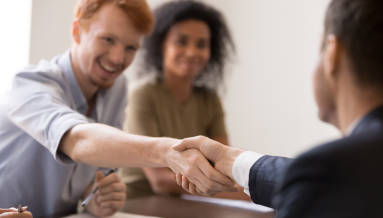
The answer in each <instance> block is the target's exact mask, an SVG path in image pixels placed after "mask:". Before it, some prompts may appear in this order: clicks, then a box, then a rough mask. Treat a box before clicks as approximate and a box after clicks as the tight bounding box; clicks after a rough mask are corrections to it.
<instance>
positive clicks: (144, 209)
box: [37, 195, 273, 218]
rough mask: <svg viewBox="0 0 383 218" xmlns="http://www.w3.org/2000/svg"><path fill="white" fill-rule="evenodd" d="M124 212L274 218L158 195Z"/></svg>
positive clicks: (168, 217) (180, 217)
mask: <svg viewBox="0 0 383 218" xmlns="http://www.w3.org/2000/svg"><path fill="white" fill-rule="evenodd" d="M122 211H123V212H126V213H134V214H140V215H146V216H157V217H164V218H273V213H272V212H269V213H261V212H255V211H251V210H245V209H239V208H234V207H225V206H220V205H216V204H211V203H205V202H196V201H189V200H183V199H180V198H176V197H163V196H156V195H154V196H150V197H145V198H136V199H132V200H127V201H126V203H125V207H124V209H123V210H122ZM71 214H73V212H72V213H70V212H68V213H61V214H56V215H51V216H44V217H37V218H58V217H64V216H69V215H71Z"/></svg>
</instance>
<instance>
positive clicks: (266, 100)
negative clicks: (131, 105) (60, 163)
mask: <svg viewBox="0 0 383 218" xmlns="http://www.w3.org/2000/svg"><path fill="white" fill-rule="evenodd" d="M165 1H166V0H148V3H149V5H150V6H151V7H153V8H154V7H156V5H159V4H161V3H163V2H165ZM76 2H77V0H12V1H1V2H0V26H1V27H2V30H1V34H0V43H1V46H0V66H1V72H0V92H3V91H4V90H5V87H6V86H7V85H9V83H10V78H11V76H12V74H13V73H14V72H15V71H16V70H17V69H19V68H21V67H23V66H25V65H28V64H37V63H38V62H39V60H41V59H47V60H50V59H51V58H53V57H54V56H55V55H57V54H61V53H63V52H64V51H65V50H67V49H68V48H69V47H70V44H71V38H70V26H71V21H72V20H73V9H74V6H75V3H76ZM202 2H205V3H207V4H210V5H212V6H213V7H215V8H216V9H218V10H220V11H221V12H222V13H223V14H224V16H225V18H226V21H227V23H228V25H229V27H230V30H231V32H232V35H233V38H234V41H235V44H236V46H237V53H236V56H235V59H234V60H233V61H232V63H230V67H229V69H228V70H229V73H228V77H227V79H226V85H225V87H226V88H225V90H224V91H222V93H220V94H221V98H222V101H223V105H224V108H225V112H226V125H227V129H228V133H229V140H230V144H231V145H232V146H235V147H241V148H245V149H248V150H252V151H255V152H259V153H263V154H269V155H281V156H288V157H294V156H295V155H297V154H299V153H300V152H302V151H304V150H306V149H309V148H311V147H313V146H315V145H318V144H319V143H322V142H325V141H328V140H331V139H336V138H339V137H340V134H339V132H338V131H337V130H336V129H335V128H334V127H332V126H330V125H327V124H324V123H322V122H321V121H320V120H319V119H318V118H317V109H316V105H315V101H314V97H313V94H312V84H311V76H312V72H313V70H314V67H315V64H316V60H317V57H318V53H319V45H320V40H321V33H322V25H323V18H324V13H325V9H326V7H327V4H328V2H329V0H289V1H286V0H203V1H202ZM137 62H139V60H138V59H136V60H135V62H134V63H133V65H132V66H131V67H130V68H129V69H128V70H127V72H126V73H125V76H127V77H128V78H129V84H130V86H134V84H135V83H137V79H136V77H135V76H134V74H135V72H136V71H137V67H138V66H137Z"/></svg>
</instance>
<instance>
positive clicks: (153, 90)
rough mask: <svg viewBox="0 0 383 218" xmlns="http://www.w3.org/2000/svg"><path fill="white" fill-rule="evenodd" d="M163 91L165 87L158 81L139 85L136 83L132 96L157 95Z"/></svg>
mask: <svg viewBox="0 0 383 218" xmlns="http://www.w3.org/2000/svg"><path fill="white" fill-rule="evenodd" d="M162 91H163V87H162V85H161V84H160V83H158V82H152V81H150V82H145V83H142V84H139V85H136V86H135V87H133V88H132V91H131V97H135V96H137V97H149V96H156V95H158V94H159V93H160V92H162Z"/></svg>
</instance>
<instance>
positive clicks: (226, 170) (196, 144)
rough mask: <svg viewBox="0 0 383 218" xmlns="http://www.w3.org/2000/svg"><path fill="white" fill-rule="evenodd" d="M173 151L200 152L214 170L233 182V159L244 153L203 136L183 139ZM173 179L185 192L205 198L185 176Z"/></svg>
mask: <svg viewBox="0 0 383 218" xmlns="http://www.w3.org/2000/svg"><path fill="white" fill-rule="evenodd" d="M173 149H174V150H176V151H180V152H181V151H187V149H198V150H200V151H201V152H202V154H203V155H204V156H205V157H206V158H207V159H208V160H210V161H211V162H212V163H213V165H214V168H215V169H216V170H218V171H219V172H221V173H222V174H223V175H225V176H228V177H230V178H231V179H232V180H234V178H233V172H232V169H233V163H234V161H235V159H236V158H237V157H238V156H239V155H240V154H241V153H242V152H244V150H242V149H239V148H233V147H228V146H224V145H222V144H221V143H218V142H216V141H213V140H211V139H209V138H207V137H204V136H197V137H192V138H187V139H184V140H182V141H181V142H180V143H178V144H176V145H173ZM176 173H177V172H176ZM175 179H176V180H177V183H178V184H179V185H181V186H182V187H183V188H184V189H185V190H186V191H188V192H190V193H192V194H194V195H203V196H206V195H205V194H204V191H203V190H201V189H200V188H199V186H198V185H197V184H196V183H194V182H193V181H192V180H190V179H189V178H188V177H187V176H186V177H185V176H184V175H183V174H179V173H178V174H176V176H175ZM189 181H190V183H189ZM223 191H224V190H223Z"/></svg>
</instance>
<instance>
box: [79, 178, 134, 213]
mask: <svg viewBox="0 0 383 218" xmlns="http://www.w3.org/2000/svg"><path fill="white" fill-rule="evenodd" d="M96 187H98V190H97V191H96V193H95V195H93V197H92V199H91V200H90V201H89V203H88V205H87V206H86V207H85V209H86V210H87V211H88V212H90V213H92V214H94V215H96V216H99V217H105V216H111V215H113V214H114V213H115V212H117V211H119V210H121V209H122V208H123V207H124V205H125V198H126V193H125V191H126V186H125V184H124V183H123V182H122V181H121V178H120V177H119V176H118V175H117V174H116V173H111V174H110V175H108V176H106V177H105V176H104V174H102V172H101V171H98V172H97V174H96V181H95V183H94V185H93V187H92V188H91V190H93V189H94V188H96ZM88 194H89V191H88V193H86V195H85V196H87V195H88ZM85 196H84V197H85Z"/></svg>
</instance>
